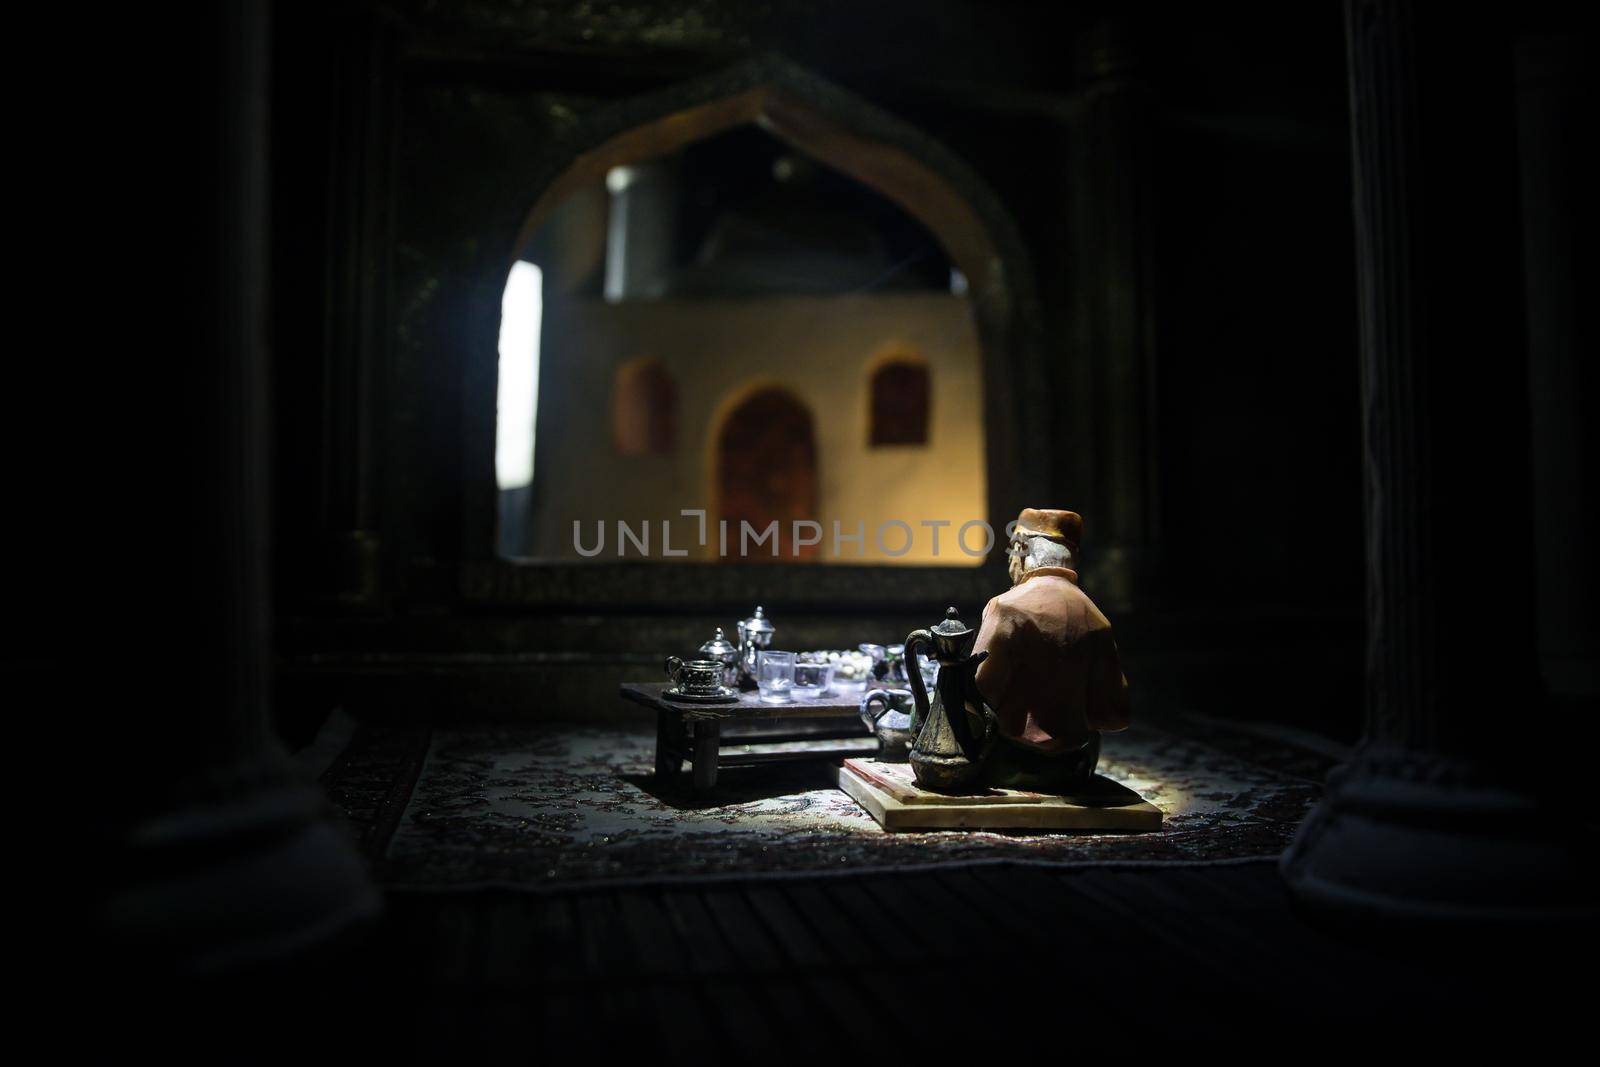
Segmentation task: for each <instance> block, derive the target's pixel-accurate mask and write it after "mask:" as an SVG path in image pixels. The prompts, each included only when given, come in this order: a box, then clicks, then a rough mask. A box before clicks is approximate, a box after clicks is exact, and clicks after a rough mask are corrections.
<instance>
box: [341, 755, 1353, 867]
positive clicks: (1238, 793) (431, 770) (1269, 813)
mask: <svg viewBox="0 0 1600 1067" xmlns="http://www.w3.org/2000/svg"><path fill="white" fill-rule="evenodd" d="M653 743H654V740H653V737H652V736H648V735H646V734H643V733H632V732H626V731H622V730H615V729H595V728H582V727H543V728H522V729H505V728H500V729H481V730H451V731H442V730H441V731H437V732H434V733H432V734H429V733H428V732H427V731H421V730H406V729H387V728H380V727H372V726H364V727H363V728H362V729H361V730H360V731H358V732H357V735H356V737H355V738H354V739H353V740H352V742H351V745H350V747H349V749H347V751H346V752H345V753H344V755H343V756H342V757H341V758H340V759H339V760H338V761H336V762H335V764H334V765H333V766H332V767H331V768H330V769H329V771H328V772H327V774H326V775H324V778H323V781H324V784H325V785H326V786H327V788H328V790H329V793H330V795H331V796H332V798H333V799H334V801H335V803H336V804H338V805H339V806H340V807H341V808H342V809H343V810H344V812H345V814H346V816H347V817H348V818H349V820H350V822H351V823H352V826H353V828H354V830H355V832H356V834H357V836H358V837H359V838H360V840H361V842H362V844H363V847H364V848H365V849H366V850H367V852H368V855H369V856H370V857H371V858H372V861H373V863H374V866H375V868H376V870H377V872H378V874H379V877H380V878H381V879H382V880H383V881H384V882H385V883H386V884H389V885H391V886H414V887H459V886H468V885H485V884H497V885H510V886H517V887H532V886H551V885H556V886H571V885H573V884H581V883H591V882H626V881H657V880H662V879H671V878H674V877H693V878H704V877H708V876H710V877H714V876H723V875H729V876H740V877H746V876H750V875H753V874H777V873H817V872H823V871H850V872H859V871H862V870H870V869H889V868H892V869H896V870H904V869H906V868H908V867H918V866H925V865H943V864H951V863H971V862H985V861H1012V862H1025V863H1039V864H1045V865H1052V866H1054V865H1068V866H1071V865H1087V864H1106V863H1111V864H1147V863H1153V864H1183V863H1214V862H1227V861H1234V860H1243V859H1251V858H1260V859H1265V858H1269V857H1272V856H1275V855H1277V854H1278V853H1279V852H1280V851H1281V850H1282V849H1283V848H1284V846H1285V845H1286V844H1287V843H1288V841H1289V839H1290V838H1291V837H1292V836H1293V834H1294V831H1295V828H1296V827H1297V826H1298V824H1299V822H1300V820H1301V818H1302V817H1303V816H1304V814H1305V812H1306V811H1307V809H1308V808H1309V807H1310V806H1311V804H1312V803H1313V802H1314V801H1315V800H1316V798H1317V795H1318V792H1319V785H1318V783H1319V782H1320V780H1321V777H1322V773H1323V772H1324V771H1325V770H1326V763H1327V761H1325V760H1323V759H1321V758H1319V757H1314V756H1308V754H1307V753H1305V752H1304V751H1302V750H1299V749H1294V748H1291V747H1289V746H1286V745H1281V744H1278V743H1276V742H1265V743H1264V742H1262V740H1261V739H1260V738H1258V737H1245V736H1242V735H1235V734H1231V733H1229V732H1228V731H1226V730H1220V729H1215V728H1203V729H1196V730H1191V731H1185V732H1183V733H1177V732H1168V731H1165V730H1160V729H1156V728H1153V727H1150V726H1147V725H1141V726H1140V727H1138V728H1137V729H1135V730H1132V731H1129V732H1128V733H1126V734H1121V735H1112V736H1108V737H1107V739H1106V743H1105V751H1104V756H1103V757H1102V760H1101V768H1100V769H1101V772H1102V773H1104V774H1106V775H1108V776H1109V777H1111V778H1114V779H1116V780H1117V781H1120V782H1122V783H1124V784H1126V785H1128V786H1129V787H1131V788H1133V789H1136V790H1138V791H1139V792H1140V793H1142V794H1143V795H1144V796H1145V798H1146V799H1148V800H1150V801H1151V802H1153V803H1154V804H1156V805H1157V806H1158V807H1160V808H1161V809H1162V811H1163V812H1164V813H1165V815H1166V824H1165V826H1164V828H1163V829H1162V830H1160V831H1159V832H1155V833H1147V834H1081V833H1080V834H1066V833H1045V834H1039V833H1033V834H1022V833H992V832H975V831H945V832H938V833H910V834H907V833H897V834H886V833H884V832H883V831H882V830H881V829H879V827H878V825H877V823H876V822H874V821H873V820H872V818H871V817H870V816H869V815H867V814H866V812H864V811H863V810H861V809H860V808H859V807H858V806H857V805H856V804H855V802H854V801H853V800H851V799H850V798H849V797H847V796H846V795H845V794H844V793H842V792H840V791H839V790H838V789H837V788H836V787H835V786H834V785H833V782H834V778H835V775H836V771H835V769H834V767H833V766H830V765H828V764H816V763H813V764H787V765H772V766H766V767H760V768H748V769H742V770H741V769H737V768H735V769H729V770H724V771H723V773H722V776H721V779H720V781H719V785H718V788H717V790H716V791H715V792H713V793H712V794H710V795H709V797H708V798H706V797H697V796H695V795H693V794H691V793H690V792H689V791H688V790H687V785H686V783H684V784H680V785H677V786H674V787H669V788H665V789H663V788H659V787H658V785H657V783H656V782H655V780H654V776H653V773H652V770H651V768H652V766H653V756H652V746H653Z"/></svg>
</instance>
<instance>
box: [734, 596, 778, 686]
mask: <svg viewBox="0 0 1600 1067" xmlns="http://www.w3.org/2000/svg"><path fill="white" fill-rule="evenodd" d="M777 632H778V628H777V627H776V626H773V625H772V621H771V620H770V619H768V618H767V614H766V612H764V611H762V610H761V608H760V606H759V605H758V606H757V607H756V613H755V614H754V615H752V616H750V617H749V618H748V619H741V620H740V621H739V688H740V689H755V688H756V667H757V666H758V665H759V663H758V661H759V659H760V656H761V650H762V649H764V648H771V647H772V635H773V634H775V633H777Z"/></svg>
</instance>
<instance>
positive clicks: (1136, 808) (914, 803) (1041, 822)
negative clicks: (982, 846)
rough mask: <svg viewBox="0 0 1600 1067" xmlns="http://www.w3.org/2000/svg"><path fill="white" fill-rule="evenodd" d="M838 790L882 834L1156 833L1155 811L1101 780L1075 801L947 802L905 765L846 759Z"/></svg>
mask: <svg viewBox="0 0 1600 1067" xmlns="http://www.w3.org/2000/svg"><path fill="white" fill-rule="evenodd" d="M839 788H840V789H843V790H844V791H845V792H846V793H848V794H850V796H851V797H853V798H854V799H855V801H856V803H858V804H860V805H861V806H862V807H863V808H866V809H867V811H868V812H870V813H871V815H872V817H873V818H874V819H877V820H878V825H880V826H882V827H883V828H884V829H885V830H980V829H981V830H1122V831H1136V832H1142V831H1150V830H1159V829H1161V818H1162V817H1161V809H1160V808H1158V807H1156V806H1155V805H1154V804H1152V803H1150V802H1149V801H1147V800H1145V799H1144V798H1143V797H1141V796H1140V795H1139V794H1138V793H1136V792H1134V791H1133V790H1132V789H1129V788H1128V787H1127V786H1125V785H1119V784H1117V783H1116V782H1113V781H1112V780H1111V779H1109V778H1106V777H1104V776H1102V775H1098V774H1097V775H1095V776H1094V777H1093V778H1091V779H1090V780H1089V788H1088V789H1087V790H1085V792H1084V793H1082V794H1080V795H1078V796H1071V797H1058V796H1051V795H1048V794H1045V793H1024V792H1020V791H1018V790H1015V789H991V790H989V791H988V792H986V793H981V794H976V795H973V796H947V795H945V794H943V793H932V792H929V791H928V790H926V789H922V788H919V787H918V786H917V784H916V781H915V779H914V778H913V776H912V771H911V765H910V764H908V763H879V762H877V761H876V760H870V759H847V760H845V761H844V766H843V767H841V768H839Z"/></svg>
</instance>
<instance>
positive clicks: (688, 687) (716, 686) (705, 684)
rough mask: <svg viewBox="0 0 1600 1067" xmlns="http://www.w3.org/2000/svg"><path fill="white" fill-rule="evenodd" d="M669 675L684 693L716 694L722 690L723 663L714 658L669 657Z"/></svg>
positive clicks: (667, 665) (667, 664) (698, 694)
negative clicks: (688, 658) (687, 658)
mask: <svg viewBox="0 0 1600 1067" xmlns="http://www.w3.org/2000/svg"><path fill="white" fill-rule="evenodd" d="M666 667H667V677H668V678H671V679H672V681H673V684H675V685H676V686H677V687H678V691H679V692H682V693H693V694H694V695H695V696H716V695H717V694H719V693H721V692H722V664H721V663H719V662H717V661H716V660H714V659H691V660H683V659H680V658H679V657H677V656H668V657H667V663H666Z"/></svg>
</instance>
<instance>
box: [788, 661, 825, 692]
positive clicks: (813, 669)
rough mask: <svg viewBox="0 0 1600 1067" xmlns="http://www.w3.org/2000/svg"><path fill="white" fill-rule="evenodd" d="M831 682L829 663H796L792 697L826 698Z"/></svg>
mask: <svg viewBox="0 0 1600 1067" xmlns="http://www.w3.org/2000/svg"><path fill="white" fill-rule="evenodd" d="M832 681H833V664H831V663H796V664H795V665H794V695H795V696H797V697H820V696H826V695H827V693H828V686H829V684H830V683H832Z"/></svg>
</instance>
